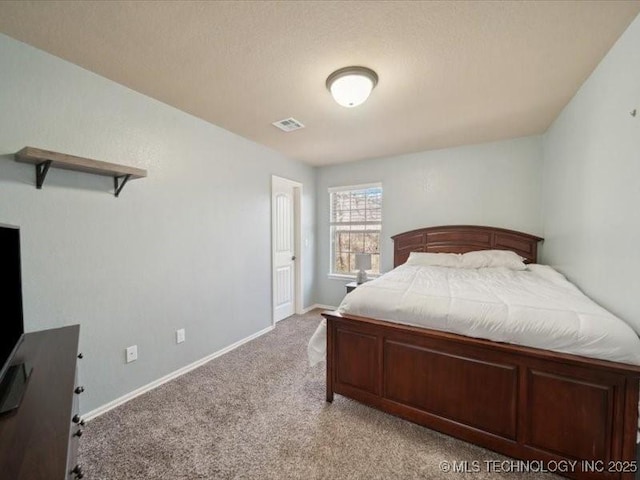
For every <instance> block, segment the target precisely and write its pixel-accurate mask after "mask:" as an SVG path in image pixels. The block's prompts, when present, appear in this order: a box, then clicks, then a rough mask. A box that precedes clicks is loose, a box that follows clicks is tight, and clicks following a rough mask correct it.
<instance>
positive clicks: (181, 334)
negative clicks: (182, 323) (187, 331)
mask: <svg viewBox="0 0 640 480" xmlns="http://www.w3.org/2000/svg"><path fill="white" fill-rule="evenodd" d="M182 342H184V328H181V329H180V330H176V343H182Z"/></svg>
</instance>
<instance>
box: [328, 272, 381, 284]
mask: <svg viewBox="0 0 640 480" xmlns="http://www.w3.org/2000/svg"><path fill="white" fill-rule="evenodd" d="M379 276H380V274H377V273H376V274H373V273H370V274H368V275H367V279H368V280H373V279H374V278H378V277H379ZM327 277H328V278H329V280H342V281H345V282H352V281H354V280H355V279H356V278H357V276H356V275H341V274H339V273H330V274H328V275H327Z"/></svg>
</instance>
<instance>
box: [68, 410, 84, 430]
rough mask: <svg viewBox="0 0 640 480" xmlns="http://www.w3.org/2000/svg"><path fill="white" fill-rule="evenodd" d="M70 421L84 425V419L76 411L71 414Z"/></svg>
mask: <svg viewBox="0 0 640 480" xmlns="http://www.w3.org/2000/svg"><path fill="white" fill-rule="evenodd" d="M71 421H72V422H73V423H77V424H78V425H80V426H82V427H84V420H83V419H82V418H80V415H78V414H77V413H76V414H75V415H74V416H73V418H72V419H71Z"/></svg>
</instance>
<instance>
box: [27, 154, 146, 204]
mask: <svg viewBox="0 0 640 480" xmlns="http://www.w3.org/2000/svg"><path fill="white" fill-rule="evenodd" d="M15 160H16V162H20V163H30V164H32V165H35V168H36V188H38V189H40V188H42V185H43V184H44V180H45V178H46V177H47V173H48V172H49V168H51V167H53V168H60V169H62V170H73V171H75V172H83V173H92V174H94V175H102V176H107V177H113V189H114V194H115V196H116V197H117V196H119V195H120V192H121V191H122V189H123V188H124V186H125V184H126V183H127V182H128V181H129V180H133V179H136V178H144V177H146V176H147V171H146V170H142V169H141V168H134V167H127V166H126V165H118V164H116V163H109V162H101V161H99V160H92V159H90V158H84V157H76V156H74V155H67V154H65V153H58V152H51V151H49V150H41V149H39V148H34V147H24V148H23V149H22V150H20V151H19V152H17V153H16V154H15Z"/></svg>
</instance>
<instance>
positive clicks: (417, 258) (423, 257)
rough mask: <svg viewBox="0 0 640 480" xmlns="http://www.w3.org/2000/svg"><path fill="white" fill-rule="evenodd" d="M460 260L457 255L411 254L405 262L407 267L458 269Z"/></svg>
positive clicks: (460, 256) (459, 256)
mask: <svg viewBox="0 0 640 480" xmlns="http://www.w3.org/2000/svg"><path fill="white" fill-rule="evenodd" d="M461 258H462V255H460V254H459V253H428V252H427V253H425V252H411V253H410V254H409V259H408V260H407V265H420V266H423V267H450V268H460V259H461Z"/></svg>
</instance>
